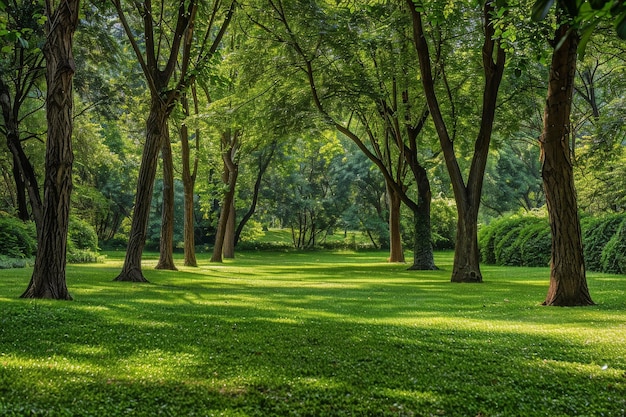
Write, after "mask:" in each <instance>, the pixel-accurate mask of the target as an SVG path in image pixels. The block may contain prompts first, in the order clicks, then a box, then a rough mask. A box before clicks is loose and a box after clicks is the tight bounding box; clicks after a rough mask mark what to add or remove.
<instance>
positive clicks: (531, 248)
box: [478, 213, 551, 266]
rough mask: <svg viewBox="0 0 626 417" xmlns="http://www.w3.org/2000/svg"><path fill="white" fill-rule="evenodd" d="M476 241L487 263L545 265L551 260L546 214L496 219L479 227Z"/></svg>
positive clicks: (548, 226) (482, 257) (483, 259)
mask: <svg viewBox="0 0 626 417" xmlns="http://www.w3.org/2000/svg"><path fill="white" fill-rule="evenodd" d="M478 243H479V246H480V253H481V259H482V261H483V262H484V263H487V264H495V265H515V266H547V265H548V263H549V261H550V247H551V237H550V225H549V224H548V219H547V217H546V216H545V213H538V214H537V215H530V214H522V215H513V216H508V217H502V218H500V219H498V220H495V221H494V222H492V223H491V224H489V225H487V226H483V227H481V229H480V231H479V234H478Z"/></svg>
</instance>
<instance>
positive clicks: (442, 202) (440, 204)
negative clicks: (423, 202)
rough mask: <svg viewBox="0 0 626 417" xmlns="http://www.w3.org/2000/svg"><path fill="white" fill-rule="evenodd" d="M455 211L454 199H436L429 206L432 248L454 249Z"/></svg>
mask: <svg viewBox="0 0 626 417" xmlns="http://www.w3.org/2000/svg"><path fill="white" fill-rule="evenodd" d="M456 223H457V213H456V206H455V205H454V200H450V199H441V198H439V199H436V200H433V202H432V204H431V207H430V225H431V233H432V237H431V239H432V241H433V249H435V250H444V249H454V244H455V242H456Z"/></svg>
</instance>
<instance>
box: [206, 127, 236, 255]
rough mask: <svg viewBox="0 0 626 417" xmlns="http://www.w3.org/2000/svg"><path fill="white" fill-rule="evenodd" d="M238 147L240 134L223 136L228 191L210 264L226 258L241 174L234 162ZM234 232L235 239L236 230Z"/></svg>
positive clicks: (231, 133)
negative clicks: (226, 242)
mask: <svg viewBox="0 0 626 417" xmlns="http://www.w3.org/2000/svg"><path fill="white" fill-rule="evenodd" d="M238 146H239V144H238V132H236V131H235V132H232V131H230V130H229V131H227V132H224V133H223V134H222V148H223V151H222V159H223V161H224V173H223V176H222V179H223V181H224V185H226V187H227V190H226V192H225V193H224V199H223V201H222V210H221V212H220V218H219V220H218V224H217V233H216V235H215V246H214V247H213V255H212V256H211V260H210V262H222V260H223V256H224V239H225V236H226V233H227V231H228V218H229V217H230V214H231V211H233V210H231V207H232V208H233V209H234V204H235V203H234V201H235V185H236V184H237V176H238V174H239V172H238V167H237V164H235V162H234V160H235V158H234V156H235V153H236V151H237V148H238ZM233 229H234V228H233ZM232 232H233V238H234V230H233V231H232ZM233 256H234V255H233Z"/></svg>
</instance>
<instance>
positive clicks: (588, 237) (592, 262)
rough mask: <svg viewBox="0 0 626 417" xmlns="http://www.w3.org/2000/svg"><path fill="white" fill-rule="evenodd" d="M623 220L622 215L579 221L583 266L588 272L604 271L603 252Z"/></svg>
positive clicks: (587, 218) (588, 218) (624, 217)
mask: <svg viewBox="0 0 626 417" xmlns="http://www.w3.org/2000/svg"><path fill="white" fill-rule="evenodd" d="M625 220H626V215H624V214H610V215H607V216H602V217H586V218H583V219H582V220H581V224H582V236H583V247H584V251H585V266H586V268H587V269H588V270H590V271H602V270H603V269H604V268H603V261H602V253H603V250H604V248H605V246H606V245H607V243H608V242H609V241H610V240H611V238H612V237H613V236H614V235H615V233H616V232H617V229H618V228H619V226H620V224H621V223H623V222H624V221H625Z"/></svg>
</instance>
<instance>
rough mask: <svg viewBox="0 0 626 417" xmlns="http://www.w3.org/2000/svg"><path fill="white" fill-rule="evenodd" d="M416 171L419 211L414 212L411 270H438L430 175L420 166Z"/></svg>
mask: <svg viewBox="0 0 626 417" xmlns="http://www.w3.org/2000/svg"><path fill="white" fill-rule="evenodd" d="M416 168H417V169H414V174H415V180H416V182H417V192H418V199H417V209H416V210H414V211H413V222H414V227H415V235H414V237H413V265H412V266H411V267H410V268H409V269H410V270H420V271H428V270H436V269H438V268H437V266H436V265H435V259H434V257H433V244H432V234H431V227H430V204H431V201H432V193H431V191H430V181H428V173H427V172H426V170H425V169H424V168H423V167H422V166H421V165H420V166H418V167H416Z"/></svg>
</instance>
